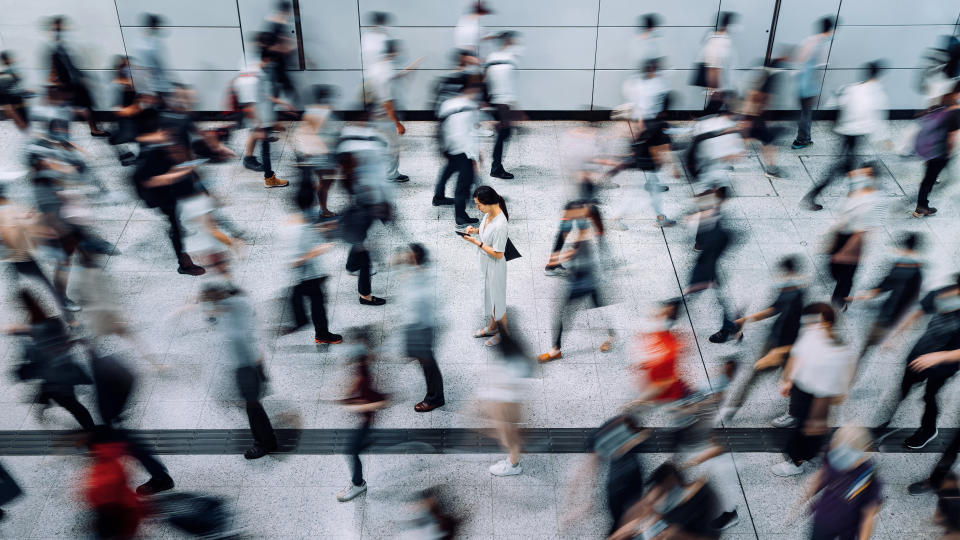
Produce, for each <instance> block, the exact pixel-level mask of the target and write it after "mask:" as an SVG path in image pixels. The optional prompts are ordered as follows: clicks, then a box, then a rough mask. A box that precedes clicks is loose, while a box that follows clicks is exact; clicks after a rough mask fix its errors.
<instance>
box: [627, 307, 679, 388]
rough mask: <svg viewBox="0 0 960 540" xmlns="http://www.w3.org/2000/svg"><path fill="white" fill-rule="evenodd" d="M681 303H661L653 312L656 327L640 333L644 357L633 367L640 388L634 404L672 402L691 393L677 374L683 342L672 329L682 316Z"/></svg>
mask: <svg viewBox="0 0 960 540" xmlns="http://www.w3.org/2000/svg"><path fill="white" fill-rule="evenodd" d="M680 302H681V300H680V299H679V298H672V299H670V300H667V301H665V302H662V303H661V304H660V305H659V306H658V308H657V311H656V312H655V313H654V325H655V326H654V328H653V329H651V330H650V331H646V332H642V333H640V334H639V335H638V336H637V340H638V346H639V347H638V349H639V350H638V352H639V353H640V354H641V359H640V360H639V361H638V362H637V363H636V364H634V366H633V370H634V371H635V372H636V375H637V377H638V383H639V385H640V388H641V390H640V397H639V399H637V400H636V402H634V403H637V404H639V403H643V402H672V401H676V400H678V399H681V398H684V397H686V396H688V395H689V394H690V388H689V386H687V384H686V383H685V382H684V381H683V379H681V378H680V376H679V375H678V374H677V358H678V357H679V356H680V352H681V351H682V350H683V344H682V343H680V341H679V340H678V339H677V336H676V335H675V334H674V333H673V331H672V327H673V323H675V322H676V321H677V318H678V317H679V315H680Z"/></svg>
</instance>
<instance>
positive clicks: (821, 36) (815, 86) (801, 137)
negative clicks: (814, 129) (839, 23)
mask: <svg viewBox="0 0 960 540" xmlns="http://www.w3.org/2000/svg"><path fill="white" fill-rule="evenodd" d="M833 26H834V21H833V18H832V17H823V18H821V19H820V20H819V21H817V23H816V25H815V28H816V32H817V33H815V34H813V35H812V36H809V37H807V38H806V39H804V40H803V42H802V43H800V46H799V47H797V50H796V53H795V55H794V58H793V63H794V65H795V66H796V67H797V72H796V73H797V74H796V82H795V84H796V89H797V99H798V100H799V101H800V119H799V120H798V121H797V137H796V138H795V139H794V140H793V145H792V148H793V149H794V150H799V149H801V148H806V147H808V146H810V145H812V144H813V139H812V138H811V136H810V126H811V125H812V124H813V106H814V105H815V104H816V102H817V98H818V97H819V96H820V89H821V79H822V74H821V73H820V69H821V68H822V67H823V65H825V64H826V63H827V54H828V53H829V52H830V42H831V39H832V38H833Z"/></svg>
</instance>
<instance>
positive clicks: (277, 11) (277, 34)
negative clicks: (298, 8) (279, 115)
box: [260, 0, 300, 109]
mask: <svg viewBox="0 0 960 540" xmlns="http://www.w3.org/2000/svg"><path fill="white" fill-rule="evenodd" d="M292 19H293V4H292V3H291V2H290V1H289V0H278V1H277V2H275V3H274V10H273V12H271V13H270V15H268V16H267V19H266V21H264V22H265V23H266V24H265V29H264V31H263V32H262V33H261V34H260V36H261V39H262V40H263V44H264V49H265V50H266V52H267V54H269V55H271V56H272V57H273V58H274V61H273V65H274V69H273V70H272V71H271V72H270V75H271V76H272V77H273V97H275V98H279V97H280V93H281V92H285V93H286V94H287V97H288V98H289V102H290V103H291V104H292V105H293V106H292V108H293V109H297V108H299V107H298V105H299V103H300V95H299V94H298V93H297V88H296V86H294V84H293V81H292V80H291V79H290V75H289V73H288V70H289V67H290V63H291V62H290V56H292V53H293V51H295V50H296V49H297V42H296V40H295V39H294V37H293V35H294V34H295V29H294V28H293V20H292ZM298 67H299V66H298Z"/></svg>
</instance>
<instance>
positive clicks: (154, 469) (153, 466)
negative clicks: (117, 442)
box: [115, 429, 173, 483]
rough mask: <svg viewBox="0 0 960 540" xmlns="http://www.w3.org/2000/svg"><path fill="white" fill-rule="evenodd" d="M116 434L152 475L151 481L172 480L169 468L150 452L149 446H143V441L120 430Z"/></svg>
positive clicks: (131, 454) (134, 457)
mask: <svg viewBox="0 0 960 540" xmlns="http://www.w3.org/2000/svg"><path fill="white" fill-rule="evenodd" d="M115 433H116V434H117V435H118V436H119V437H120V438H122V440H123V442H125V443H126V445H127V451H128V452H129V453H130V456H131V457H133V459H135V460H137V461H139V462H140V465H142V466H143V468H144V469H145V470H146V471H147V473H148V474H149V475H150V477H151V480H160V481H162V480H168V479H170V473H169V472H168V471H167V468H166V467H165V466H164V465H163V463H162V462H161V461H160V460H159V459H158V458H157V457H156V456H154V455H153V454H152V453H151V452H150V449H149V448H147V445H145V444H143V441H141V440H140V439H139V438H137V437H136V436H135V435H132V434H130V433H129V432H128V431H126V430H120V429H118V430H116V431H115ZM172 482H173V481H172V479H170V483H172Z"/></svg>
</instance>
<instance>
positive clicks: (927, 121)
mask: <svg viewBox="0 0 960 540" xmlns="http://www.w3.org/2000/svg"><path fill="white" fill-rule="evenodd" d="M958 97H960V81H957V83H956V84H955V85H954V87H953V88H952V89H950V91H948V92H947V93H946V94H944V95H943V97H942V98H940V104H939V106H936V107H933V108H931V109H930V110H929V111H927V113H926V114H925V115H924V116H923V117H922V118H921V120H920V131H919V132H918V133H917V144H916V150H917V155H919V156H920V157H921V158H923V159H924V167H925V170H924V173H923V180H922V181H921V182H920V190H919V191H918V192H917V208H916V210H914V211H913V217H926V216H932V215H933V214H936V213H937V209H936V208H932V207H931V206H930V200H929V196H930V192H931V191H932V190H933V185H934V184H936V183H937V177H938V176H939V175H940V173H941V172H942V171H943V169H945V168H946V167H947V164H948V163H949V162H950V156H951V155H952V154H953V149H954V148H956V147H957V143H958V137H960V135H958V134H960V102H958V101H957V98H958Z"/></svg>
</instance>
